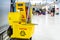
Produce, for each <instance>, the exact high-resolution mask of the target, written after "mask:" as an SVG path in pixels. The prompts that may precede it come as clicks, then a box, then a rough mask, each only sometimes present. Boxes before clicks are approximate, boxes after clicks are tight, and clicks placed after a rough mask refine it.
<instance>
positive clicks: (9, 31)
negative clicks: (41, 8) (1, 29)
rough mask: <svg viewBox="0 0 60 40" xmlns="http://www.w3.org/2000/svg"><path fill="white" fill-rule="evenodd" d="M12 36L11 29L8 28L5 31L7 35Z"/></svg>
mask: <svg viewBox="0 0 60 40" xmlns="http://www.w3.org/2000/svg"><path fill="white" fill-rule="evenodd" d="M12 34H13V31H12V28H11V26H9V28H8V30H7V35H8V36H9V37H10V36H11V35H12Z"/></svg>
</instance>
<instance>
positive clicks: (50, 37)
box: [32, 15, 60, 40]
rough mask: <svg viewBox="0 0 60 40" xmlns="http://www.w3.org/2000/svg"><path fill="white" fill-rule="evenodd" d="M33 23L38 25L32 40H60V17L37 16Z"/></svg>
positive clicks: (34, 17)
mask: <svg viewBox="0 0 60 40" xmlns="http://www.w3.org/2000/svg"><path fill="white" fill-rule="evenodd" d="M32 23H35V24H38V25H36V26H35V30H34V35H33V38H32V40H60V15H58V16H57V15H55V16H54V17H51V16H50V15H46V16H43V15H41V16H36V15H35V16H33V19H32Z"/></svg>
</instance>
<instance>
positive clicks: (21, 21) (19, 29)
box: [8, 2, 34, 39]
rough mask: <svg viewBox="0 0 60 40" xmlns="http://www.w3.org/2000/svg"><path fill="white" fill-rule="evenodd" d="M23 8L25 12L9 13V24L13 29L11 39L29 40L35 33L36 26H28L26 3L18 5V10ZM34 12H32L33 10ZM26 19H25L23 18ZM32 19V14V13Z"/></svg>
mask: <svg viewBox="0 0 60 40" xmlns="http://www.w3.org/2000/svg"><path fill="white" fill-rule="evenodd" d="M18 4H23V6H18ZM19 8H22V9H23V11H20V12H9V13H8V22H9V25H11V27H12V29H13V34H12V35H11V38H27V39H29V38H30V37H32V35H33V32H34V25H33V24H31V23H30V24H26V20H27V18H26V10H25V3H24V2H22V3H16V10H19ZM31 12H32V10H31ZM22 15H23V16H24V17H23V16H22ZM30 17H31V13H30Z"/></svg>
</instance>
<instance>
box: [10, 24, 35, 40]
mask: <svg viewBox="0 0 60 40" xmlns="http://www.w3.org/2000/svg"><path fill="white" fill-rule="evenodd" d="M12 28H13V34H12V36H11V38H27V39H29V38H31V37H32V35H33V32H34V25H33V24H15V25H13V27H12ZM21 31H24V32H25V33H24V32H22V34H23V35H24V36H21V35H22V34H21Z"/></svg>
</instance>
